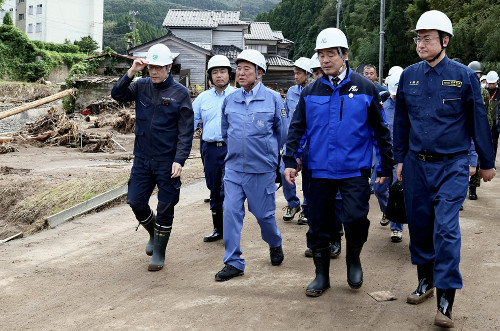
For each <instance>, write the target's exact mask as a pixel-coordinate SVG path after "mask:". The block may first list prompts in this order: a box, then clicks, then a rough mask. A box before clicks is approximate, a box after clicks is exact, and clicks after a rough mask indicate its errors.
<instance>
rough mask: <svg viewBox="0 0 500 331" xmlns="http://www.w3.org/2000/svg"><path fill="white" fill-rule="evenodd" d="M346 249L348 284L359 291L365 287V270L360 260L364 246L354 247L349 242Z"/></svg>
mask: <svg viewBox="0 0 500 331" xmlns="http://www.w3.org/2000/svg"><path fill="white" fill-rule="evenodd" d="M346 247H347V249H346V251H347V252H346V255H345V262H346V264H347V283H348V284H349V286H350V287H351V288H353V289H358V288H360V287H361V285H363V268H361V260H360V259H359V255H360V254H361V249H362V248H363V245H361V246H358V245H354V244H351V243H349V241H348V242H347V244H346Z"/></svg>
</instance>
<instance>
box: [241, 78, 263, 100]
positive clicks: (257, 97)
mask: <svg viewBox="0 0 500 331" xmlns="http://www.w3.org/2000/svg"><path fill="white" fill-rule="evenodd" d="M257 86H259V88H258V90H257V93H256V94H255V96H254V97H253V99H252V100H265V99H266V94H265V88H264V85H263V84H262V82H259V84H257V85H256V86H254V88H253V90H254V92H255V88H256V87H257ZM243 91H244V88H243V87H240V91H239V92H235V93H236V94H235V98H234V101H235V102H240V103H243V102H245V96H244V95H243Z"/></svg>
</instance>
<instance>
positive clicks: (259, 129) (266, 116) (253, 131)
mask: <svg viewBox="0 0 500 331" xmlns="http://www.w3.org/2000/svg"><path fill="white" fill-rule="evenodd" d="M273 120H274V109H273V108H268V109H260V110H259V111H254V112H253V113H251V114H249V116H248V121H247V123H248V125H247V129H248V135H250V136H258V137H264V136H266V135H268V134H270V133H271V132H273Z"/></svg>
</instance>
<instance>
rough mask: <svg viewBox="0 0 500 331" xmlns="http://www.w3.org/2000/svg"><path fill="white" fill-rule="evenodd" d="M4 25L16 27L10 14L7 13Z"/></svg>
mask: <svg viewBox="0 0 500 331" xmlns="http://www.w3.org/2000/svg"><path fill="white" fill-rule="evenodd" d="M0 5H1V4H0ZM3 24H5V25H14V21H13V20H12V17H10V14H9V13H5V16H4V17H3Z"/></svg>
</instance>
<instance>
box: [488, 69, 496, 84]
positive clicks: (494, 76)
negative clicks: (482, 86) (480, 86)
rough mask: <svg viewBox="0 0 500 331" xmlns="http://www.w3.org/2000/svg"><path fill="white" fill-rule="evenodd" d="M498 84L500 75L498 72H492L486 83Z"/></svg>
mask: <svg viewBox="0 0 500 331" xmlns="http://www.w3.org/2000/svg"><path fill="white" fill-rule="evenodd" d="M496 82H498V74H497V72H496V71H490V72H488V74H487V75H486V83H496Z"/></svg>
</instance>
